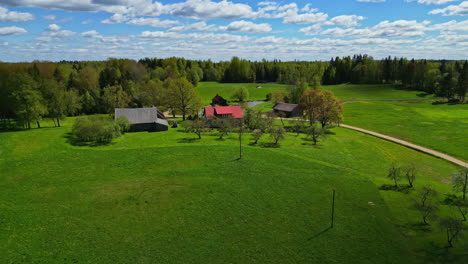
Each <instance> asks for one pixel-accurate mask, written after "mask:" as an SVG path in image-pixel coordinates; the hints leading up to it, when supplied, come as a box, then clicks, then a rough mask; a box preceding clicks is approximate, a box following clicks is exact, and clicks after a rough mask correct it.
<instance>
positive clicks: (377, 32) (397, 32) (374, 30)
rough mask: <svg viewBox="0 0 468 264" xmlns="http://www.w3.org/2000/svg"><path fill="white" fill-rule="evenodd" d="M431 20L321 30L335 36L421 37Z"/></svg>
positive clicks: (399, 21) (401, 21) (383, 22)
mask: <svg viewBox="0 0 468 264" xmlns="http://www.w3.org/2000/svg"><path fill="white" fill-rule="evenodd" d="M429 23H430V22H429V21H423V22H421V23H419V22H417V21H416V20H397V21H394V22H389V21H382V22H380V23H379V24H377V25H375V26H373V27H370V28H369V27H368V28H363V29H358V28H347V29H343V28H331V29H327V30H325V31H323V32H321V34H322V35H328V36H335V37H361V38H362V37H367V38H377V37H396V38H410V37H420V36H423V35H424V31H426V30H429V29H428V28H427V25H428V24H429Z"/></svg>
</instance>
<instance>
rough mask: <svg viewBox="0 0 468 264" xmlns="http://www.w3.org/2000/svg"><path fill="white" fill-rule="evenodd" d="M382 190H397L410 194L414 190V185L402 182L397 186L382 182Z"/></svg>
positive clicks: (380, 188)
mask: <svg viewBox="0 0 468 264" xmlns="http://www.w3.org/2000/svg"><path fill="white" fill-rule="evenodd" d="M379 190H381V191H395V192H401V193H405V194H408V193H410V192H411V191H412V190H413V187H411V186H409V185H408V184H400V185H398V186H395V185H394V184H382V185H381V186H380V187H379Z"/></svg>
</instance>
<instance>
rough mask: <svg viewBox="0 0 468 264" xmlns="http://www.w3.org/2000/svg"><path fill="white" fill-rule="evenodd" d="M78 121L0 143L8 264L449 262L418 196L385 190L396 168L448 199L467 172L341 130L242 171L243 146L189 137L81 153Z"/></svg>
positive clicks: (171, 135)
mask: <svg viewBox="0 0 468 264" xmlns="http://www.w3.org/2000/svg"><path fill="white" fill-rule="evenodd" d="M72 121H73V119H69V120H68V122H66V123H65V127H62V128H44V129H33V130H30V131H19V132H8V133H0V151H1V152H0V171H1V173H0V190H1V191H0V212H1V213H0V252H3V253H2V254H0V263H10V262H12V263H17V262H19V263H21V262H24V263H318V262H326V263H344V262H346V263H421V262H424V261H426V260H428V259H432V260H434V258H435V257H436V258H441V259H444V260H446V259H447V255H444V254H443V252H444V245H445V244H444V233H443V232H442V231H440V230H438V229H437V227H436V225H435V223H433V225H432V226H431V227H430V228H431V229H432V231H431V232H427V230H425V229H420V228H418V223H419V221H420V220H419V215H418V213H417V212H416V211H414V210H413V209H410V199H411V197H413V195H414V193H413V194H403V193H396V192H392V191H379V190H378V186H380V185H381V184H383V183H389V182H388V180H387V179H385V175H386V171H387V168H388V166H389V164H390V163H391V162H392V161H397V162H400V163H401V164H407V163H410V162H414V163H416V164H417V165H418V168H419V171H420V174H419V175H420V176H418V179H417V181H416V186H417V187H419V186H422V185H423V184H427V183H429V184H431V185H433V186H434V187H435V188H437V189H438V190H439V192H440V193H441V195H440V198H441V199H442V196H443V195H442V194H443V193H449V192H450V190H451V186H450V185H448V184H447V182H448V178H449V175H450V173H452V172H454V171H455V170H456V169H457V168H456V167H455V166H453V165H452V164H449V163H447V162H445V161H442V160H439V159H436V158H433V157H431V156H427V155H424V154H421V153H419V152H417V151H413V150H410V149H407V148H404V147H401V146H398V145H396V144H392V143H389V142H386V141H382V140H379V139H377V138H373V137H370V136H366V135H363V134H360V133H357V132H353V131H349V130H345V129H341V128H335V129H333V131H334V132H335V133H336V135H331V136H329V137H328V139H327V140H326V141H324V142H322V143H320V144H319V146H316V147H314V146H311V145H310V142H309V141H307V140H304V136H302V135H301V136H298V137H296V136H295V135H293V134H288V136H287V138H286V140H285V141H283V142H281V147H279V148H265V147H261V146H249V145H247V142H246V144H245V146H244V159H242V160H236V158H237V155H238V142H237V140H236V139H237V135H235V134H230V135H229V136H228V138H227V139H226V140H218V139H217V135H216V134H214V133H206V134H204V135H203V138H202V140H194V138H195V137H196V136H194V135H191V134H186V133H183V132H182V131H181V130H182V129H179V130H176V129H171V130H170V131H169V132H161V133H128V134H126V135H124V136H123V137H121V138H119V139H118V140H116V142H115V143H113V144H111V145H108V146H100V147H76V146H72V145H70V144H69V143H68V142H67V133H68V132H69V131H70V123H71V122H72ZM245 139H246V141H247V139H248V135H246V136H245ZM270 141H271V139H269V138H268V137H265V138H264V139H262V141H261V143H262V142H263V143H268V142H270ZM332 189H336V191H337V200H336V220H335V228H333V229H327V228H328V226H329V217H330V202H331V190H332ZM448 213H449V209H448V208H446V207H445V206H441V214H448ZM415 226H416V227H415ZM461 242H462V243H460V244H463V243H466V242H468V241H466V240H465V241H461ZM432 243H433V246H431V245H432ZM462 250H463V249H462V248H461V246H458V247H457V248H456V249H454V251H453V253H456V252H459V251H462ZM448 256H449V257H451V256H452V255H450V254H448ZM453 261H454V262H456V261H460V259H453Z"/></svg>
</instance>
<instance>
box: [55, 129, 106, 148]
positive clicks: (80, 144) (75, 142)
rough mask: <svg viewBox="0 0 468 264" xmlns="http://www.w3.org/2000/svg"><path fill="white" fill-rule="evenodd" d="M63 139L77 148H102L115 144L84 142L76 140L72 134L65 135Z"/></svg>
mask: <svg viewBox="0 0 468 264" xmlns="http://www.w3.org/2000/svg"><path fill="white" fill-rule="evenodd" d="M63 137H64V138H65V139H66V141H65V142H66V143H68V144H70V145H73V146H77V147H100V146H109V145H112V144H114V143H112V141H110V142H97V141H90V142H83V141H80V140H77V139H76V138H74V137H73V136H72V134H71V132H68V133H65V135H63Z"/></svg>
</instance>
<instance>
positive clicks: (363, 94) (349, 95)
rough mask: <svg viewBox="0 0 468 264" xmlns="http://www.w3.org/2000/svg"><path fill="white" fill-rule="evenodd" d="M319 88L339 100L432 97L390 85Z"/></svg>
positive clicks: (349, 85)
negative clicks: (332, 94)
mask: <svg viewBox="0 0 468 264" xmlns="http://www.w3.org/2000/svg"><path fill="white" fill-rule="evenodd" d="M321 88H322V89H326V90H330V91H333V93H335V95H336V96H337V97H338V98H340V99H411V98H429V97H431V96H432V95H427V94H425V93H422V92H420V91H411V90H403V89H401V88H400V86H398V85H391V84H379V85H374V84H340V85H324V86H322V87H321Z"/></svg>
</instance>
